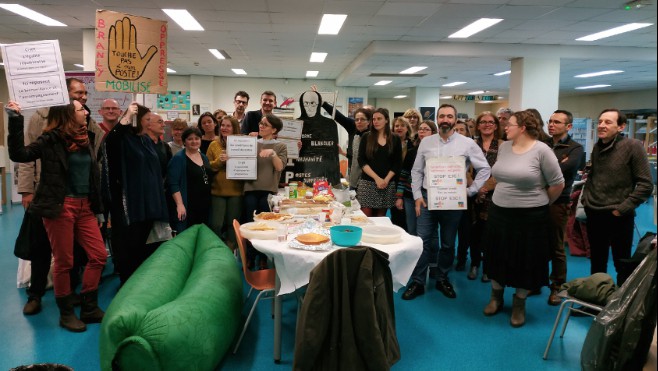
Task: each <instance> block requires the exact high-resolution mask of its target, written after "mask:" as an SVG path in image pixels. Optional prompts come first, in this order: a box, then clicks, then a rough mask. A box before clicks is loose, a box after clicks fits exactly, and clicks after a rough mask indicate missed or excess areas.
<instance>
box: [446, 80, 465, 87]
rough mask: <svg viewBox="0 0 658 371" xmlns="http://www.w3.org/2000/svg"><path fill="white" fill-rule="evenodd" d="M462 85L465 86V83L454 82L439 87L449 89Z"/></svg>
mask: <svg viewBox="0 0 658 371" xmlns="http://www.w3.org/2000/svg"><path fill="white" fill-rule="evenodd" d="M464 84H466V81H455V82H451V83H448V84H443V85H441V86H444V87H448V88H449V87H451V86H459V85H464Z"/></svg>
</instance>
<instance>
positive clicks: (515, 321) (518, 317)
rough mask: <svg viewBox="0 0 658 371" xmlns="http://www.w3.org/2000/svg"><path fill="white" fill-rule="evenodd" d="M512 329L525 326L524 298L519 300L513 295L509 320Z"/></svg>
mask: <svg viewBox="0 0 658 371" xmlns="http://www.w3.org/2000/svg"><path fill="white" fill-rule="evenodd" d="M509 323H510V325H512V327H521V326H523V325H524V324H525V298H520V297H518V296H516V294H514V302H513V303H512V318H510V320H509Z"/></svg>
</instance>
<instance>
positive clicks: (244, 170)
mask: <svg viewBox="0 0 658 371" xmlns="http://www.w3.org/2000/svg"><path fill="white" fill-rule="evenodd" d="M256 161H257V159H256V158H255V157H254V158H239V157H235V158H229V159H228V160H226V178H227V179H256V178H257V171H256V169H257V168H256Z"/></svg>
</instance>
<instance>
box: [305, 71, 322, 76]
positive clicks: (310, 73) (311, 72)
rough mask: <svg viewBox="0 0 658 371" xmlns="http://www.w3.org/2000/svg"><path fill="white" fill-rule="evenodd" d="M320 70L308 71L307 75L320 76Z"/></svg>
mask: <svg viewBox="0 0 658 371" xmlns="http://www.w3.org/2000/svg"><path fill="white" fill-rule="evenodd" d="M318 73H319V71H306V77H318Z"/></svg>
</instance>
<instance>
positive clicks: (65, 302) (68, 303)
mask: <svg viewBox="0 0 658 371" xmlns="http://www.w3.org/2000/svg"><path fill="white" fill-rule="evenodd" d="M72 300H73V295H67V296H62V297H59V298H58V297H56V298H55V301H57V307H59V325H60V326H62V327H64V328H65V329H67V330H69V331H72V332H83V331H85V330H86V329H87V326H85V324H84V323H83V322H82V321H80V320H79V319H78V317H76V315H75V312H74V311H73V301H72Z"/></svg>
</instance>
